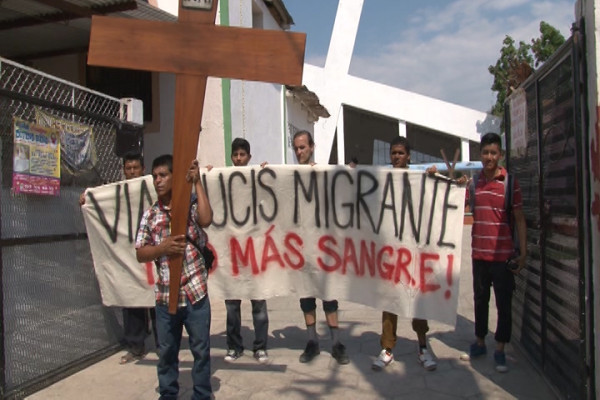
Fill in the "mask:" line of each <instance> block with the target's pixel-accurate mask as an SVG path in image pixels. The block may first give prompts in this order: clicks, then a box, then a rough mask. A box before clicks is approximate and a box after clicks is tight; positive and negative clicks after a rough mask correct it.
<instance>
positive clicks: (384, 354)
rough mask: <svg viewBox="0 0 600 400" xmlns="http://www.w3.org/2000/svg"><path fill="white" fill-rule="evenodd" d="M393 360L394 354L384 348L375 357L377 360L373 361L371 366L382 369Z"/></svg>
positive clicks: (377, 369)
mask: <svg viewBox="0 0 600 400" xmlns="http://www.w3.org/2000/svg"><path fill="white" fill-rule="evenodd" d="M393 362H394V354H393V353H391V352H388V351H387V350H386V349H383V350H381V353H379V356H378V357H377V358H376V359H375V361H373V364H372V365H371V368H373V369H374V370H375V371H381V370H382V369H384V368H385V367H387V366H388V365H390V364H391V363H393Z"/></svg>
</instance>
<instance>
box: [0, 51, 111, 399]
mask: <svg viewBox="0 0 600 400" xmlns="http://www.w3.org/2000/svg"><path fill="white" fill-rule="evenodd" d="M119 113H120V103H119V101H118V100H117V99H115V98H111V97H108V96H105V95H102V94H100V93H96V92H91V91H89V90H87V89H85V88H82V87H79V86H76V85H73V84H71V83H68V82H66V81H61V80H58V79H55V78H53V77H51V76H48V75H45V74H42V73H39V72H37V71H34V70H31V69H28V68H26V67H24V66H22V65H19V64H16V63H13V62H10V61H8V60H4V59H1V58H0V140H1V142H0V145H1V147H0V155H1V157H2V158H1V163H2V164H1V165H2V172H1V175H0V187H1V192H0V203H1V208H0V212H1V213H0V223H1V225H0V227H1V228H0V229H1V231H0V290H1V293H2V297H0V313H1V314H0V321H1V324H2V325H1V326H0V339H1V340H0V399H8V398H21V397H23V396H25V395H26V394H28V393H30V392H33V391H36V390H38V389H40V388H41V387H44V386H47V385H49V384H50V383H52V382H54V381H56V380H58V379H60V378H62V377H63V376H65V375H66V374H69V373H72V372H74V371H76V370H78V369H81V368H83V367H84V366H86V365H89V364H90V363H92V362H94V361H96V360H97V359H99V358H100V357H102V356H105V355H106V354H107V353H109V352H114V351H115V349H116V348H117V346H118V344H119V338H120V336H121V328H120V321H119V320H118V317H117V313H115V311H114V310H113V309H108V308H105V307H103V306H102V304H101V300H100V293H99V288H98V283H97V281H96V278H95V275H94V271H93V265H92V259H91V254H90V250H89V245H88V242H87V235H86V234H85V227H84V223H83V218H82V216H81V212H80V210H79V204H78V198H79V195H80V194H81V193H82V191H83V190H84V189H85V188H86V187H88V186H94V185H98V184H102V183H106V182H111V181H116V180H119V179H121V165H120V160H119V158H118V157H117V156H116V155H115V152H114V142H115V135H116V126H117V125H118V124H119ZM40 116H45V117H46V118H50V119H52V120H56V121H59V122H60V123H65V124H69V123H72V124H81V125H82V126H86V127H89V128H91V132H92V137H91V144H92V148H91V149H90V152H89V155H90V157H89V159H88V160H86V162H85V163H83V164H81V165H79V166H77V165H75V166H74V165H73V163H69V155H68V154H63V155H62V157H61V172H62V173H61V185H60V196H41V195H30V194H29V195H25V194H16V193H15V191H13V190H12V176H13V148H14V133H13V132H14V118H15V117H17V118H20V119H22V120H25V121H29V122H36V123H39V122H40V121H39V119H40ZM80 161H81V160H80Z"/></svg>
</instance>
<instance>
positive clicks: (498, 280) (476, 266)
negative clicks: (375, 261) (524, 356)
mask: <svg viewBox="0 0 600 400" xmlns="http://www.w3.org/2000/svg"><path fill="white" fill-rule="evenodd" d="M480 152H481V162H482V164H483V169H482V171H481V173H480V175H479V179H478V180H477V181H473V182H471V183H470V184H471V185H473V184H475V185H476V186H475V190H474V193H475V202H474V203H473V204H474V205H475V207H474V209H473V210H472V212H473V220H474V222H473V230H472V233H471V236H472V242H471V248H472V259H473V292H474V296H473V298H474V302H475V336H476V341H475V343H473V344H472V345H471V346H470V348H469V354H463V355H462V356H461V359H462V360H470V359H471V358H474V357H478V356H482V355H484V354H486V353H487V348H486V346H485V336H486V335H487V333H488V316H489V301H490V287H492V286H493V287H494V296H495V298H496V308H497V311H498V324H497V326H496V334H495V336H494V338H495V339H496V350H495V352H494V361H495V363H496V371H498V372H507V371H508V367H507V366H506V356H505V353H504V346H505V344H506V343H508V342H509V341H510V336H511V326H512V316H511V313H512V309H511V302H512V293H513V290H514V288H515V277H514V276H515V275H517V274H519V272H520V271H521V270H522V269H523V268H524V267H525V259H526V257H527V238H526V233H527V231H526V229H527V227H526V225H525V217H524V215H523V210H522V206H523V202H522V196H521V188H520V187H519V184H518V182H517V181H516V179H515V180H514V187H513V189H512V190H513V196H512V198H513V200H512V204H508V205H505V193H506V189H505V185H507V184H508V182H507V179H506V178H507V172H506V169H504V168H503V167H501V166H500V165H499V164H498V163H499V161H500V160H501V159H502V157H503V156H504V152H503V150H502V141H501V139H500V136H499V135H497V134H495V133H487V134H485V135H484V136H483V137H482V138H481V143H480ZM469 193H470V191H469V190H467V200H468V196H469ZM506 207H511V211H510V212H509V213H508V212H507V210H506ZM510 214H512V216H513V218H514V223H515V224H516V227H517V232H518V239H519V244H520V250H521V251H520V255H518V257H517V258H516V259H515V261H516V264H517V266H518V267H517V268H516V269H510V268H509V267H508V263H507V261H508V260H509V259H511V258H513V257H514V256H515V254H514V244H513V237H512V233H511V224H510V221H509V215H510Z"/></svg>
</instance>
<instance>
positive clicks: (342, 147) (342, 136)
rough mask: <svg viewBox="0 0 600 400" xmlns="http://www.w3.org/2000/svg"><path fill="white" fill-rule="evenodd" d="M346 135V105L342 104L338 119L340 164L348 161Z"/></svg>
mask: <svg viewBox="0 0 600 400" xmlns="http://www.w3.org/2000/svg"><path fill="white" fill-rule="evenodd" d="M345 145H346V135H345V134H344V106H343V105H342V106H340V111H339V113H338V120H337V155H338V165H344V164H345V163H346V148H345Z"/></svg>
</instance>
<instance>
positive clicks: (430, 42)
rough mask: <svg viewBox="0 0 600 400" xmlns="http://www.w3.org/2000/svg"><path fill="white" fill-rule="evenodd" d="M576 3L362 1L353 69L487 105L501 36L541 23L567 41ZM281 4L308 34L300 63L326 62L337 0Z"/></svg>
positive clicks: (535, 30) (519, 36)
mask: <svg viewBox="0 0 600 400" xmlns="http://www.w3.org/2000/svg"><path fill="white" fill-rule="evenodd" d="M342 1H344V0H342ZM575 2H576V0H364V4H363V9H362V14H361V20H360V24H359V27H358V34H357V38H356V44H355V46H354V54H353V58H352V62H351V64H350V74H351V75H353V76H357V77H360V78H365V79H369V80H372V81H376V82H379V83H383V84H386V85H390V86H393V87H396V88H399V89H403V90H408V91H411V92H415V93H419V94H422V95H426V96H430V97H433V98H436V99H440V100H444V101H447V102H451V103H455V104H458V105H461V106H465V107H470V108H473V109H476V110H480V111H489V110H490V109H491V107H492V106H493V104H494V103H495V102H496V93H495V92H492V90H491V86H492V83H493V76H492V75H491V74H490V73H489V72H488V66H489V65H494V64H495V63H496V61H497V60H498V58H499V56H500V49H501V48H502V41H503V40H504V38H505V36H506V35H510V36H511V37H512V38H513V39H514V40H515V41H516V42H517V43H518V42H519V41H524V42H527V43H530V41H531V39H532V38H537V37H539V36H540V32H539V25H540V22H541V21H546V22H548V23H549V24H551V25H552V26H554V27H555V28H557V29H558V30H559V31H560V32H561V33H562V35H563V36H564V37H565V39H567V38H569V37H570V29H571V25H572V24H573V22H574V21H575ZM284 4H285V6H286V8H287V9H288V11H289V13H290V14H291V16H292V18H293V20H294V23H295V24H294V25H293V26H292V28H291V30H292V31H297V32H305V33H306V34H307V43H306V55H305V62H307V63H309V64H313V65H317V66H321V67H322V66H324V65H325V58H326V56H327V50H328V47H329V39H330V36H331V31H332V29H333V22H334V20H335V14H336V11H337V5H338V0H284ZM309 89H310V88H309Z"/></svg>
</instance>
